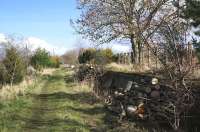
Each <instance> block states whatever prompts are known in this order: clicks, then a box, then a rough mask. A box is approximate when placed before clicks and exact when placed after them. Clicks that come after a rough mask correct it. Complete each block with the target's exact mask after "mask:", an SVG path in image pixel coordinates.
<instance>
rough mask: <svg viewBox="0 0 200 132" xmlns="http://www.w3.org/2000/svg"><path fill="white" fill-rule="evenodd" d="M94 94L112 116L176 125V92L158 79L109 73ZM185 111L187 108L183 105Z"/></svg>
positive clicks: (98, 84)
mask: <svg viewBox="0 0 200 132" xmlns="http://www.w3.org/2000/svg"><path fill="white" fill-rule="evenodd" d="M97 81H98V83H96V85H95V88H94V89H95V92H96V93H97V94H98V95H99V96H100V97H102V98H103V99H105V103H106V106H107V108H108V109H109V110H111V111H112V112H115V113H117V114H119V115H120V119H123V118H124V117H128V118H134V119H142V120H154V121H159V122H167V123H174V118H176V117H175V116H176V112H175V111H176V108H175V106H174V104H176V103H177V100H178V99H177V97H178V96H177V92H176V91H175V90H174V89H173V88H171V87H170V86H166V85H164V84H162V83H161V82H160V81H159V79H158V78H156V77H152V76H146V75H140V74H127V73H117V72H107V73H105V74H104V75H103V76H100V77H99V78H98V80H97ZM182 106H183V108H180V109H183V111H185V107H184V105H182Z"/></svg>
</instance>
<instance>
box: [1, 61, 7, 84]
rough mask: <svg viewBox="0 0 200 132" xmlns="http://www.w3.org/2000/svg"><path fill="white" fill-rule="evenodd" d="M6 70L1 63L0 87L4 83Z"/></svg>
mask: <svg viewBox="0 0 200 132" xmlns="http://www.w3.org/2000/svg"><path fill="white" fill-rule="evenodd" d="M6 72H7V70H6V68H5V66H4V64H3V63H0V85H3V84H4V83H5V82H6V75H7V73H6Z"/></svg>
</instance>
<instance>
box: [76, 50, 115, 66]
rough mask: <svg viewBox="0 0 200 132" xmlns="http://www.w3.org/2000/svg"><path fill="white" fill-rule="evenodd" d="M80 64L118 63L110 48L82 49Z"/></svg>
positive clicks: (79, 57) (79, 58)
mask: <svg viewBox="0 0 200 132" xmlns="http://www.w3.org/2000/svg"><path fill="white" fill-rule="evenodd" d="M78 61H79V63H80V64H84V63H93V64H108V63H111V62H116V61H117V56H116V55H115V54H114V53H113V51H112V50H111V49H109V48H107V49H94V48H88V49H82V50H81V51H80V53H79V56H78Z"/></svg>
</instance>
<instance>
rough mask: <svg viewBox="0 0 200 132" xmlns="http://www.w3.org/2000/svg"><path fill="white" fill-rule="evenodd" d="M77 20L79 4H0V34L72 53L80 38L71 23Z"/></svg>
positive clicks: (53, 0)
mask: <svg viewBox="0 0 200 132" xmlns="http://www.w3.org/2000/svg"><path fill="white" fill-rule="evenodd" d="M78 16H79V13H78V10H77V9H76V0H0V33H3V34H7V35H8V34H19V35H22V36H25V37H35V38H38V39H42V40H45V41H46V42H48V43H50V44H51V45H54V46H62V47H65V48H66V49H70V48H72V47H73V44H74V43H75V41H77V36H76V35H75V33H74V31H73V29H72V27H71V26H70V22H69V21H70V19H73V18H77V17H78Z"/></svg>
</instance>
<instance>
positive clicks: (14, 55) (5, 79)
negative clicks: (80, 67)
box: [0, 42, 60, 86]
mask: <svg viewBox="0 0 200 132" xmlns="http://www.w3.org/2000/svg"><path fill="white" fill-rule="evenodd" d="M2 45H3V46H1V50H2V51H4V54H1V59H0V85H1V86H3V85H6V84H10V85H11V86H12V85H13V84H18V83H20V82H22V81H23V80H24V78H25V76H26V75H28V74H29V73H28V67H33V68H32V69H34V71H35V72H36V71H41V70H42V69H43V68H47V67H51V68H58V67H59V66H60V58H59V57H58V56H52V55H50V53H49V52H48V51H46V50H45V49H41V48H38V49H36V50H35V52H33V53H32V52H31V50H30V49H28V48H27V47H26V46H24V47H23V46H21V47H20V46H19V45H18V44H17V45H16V44H14V43H11V42H8V43H7V44H2ZM2 53H3V52H2Z"/></svg>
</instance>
